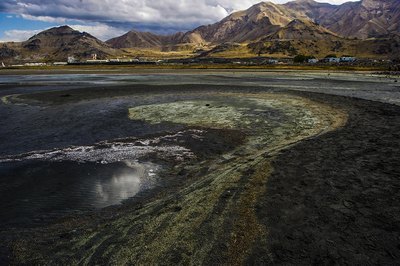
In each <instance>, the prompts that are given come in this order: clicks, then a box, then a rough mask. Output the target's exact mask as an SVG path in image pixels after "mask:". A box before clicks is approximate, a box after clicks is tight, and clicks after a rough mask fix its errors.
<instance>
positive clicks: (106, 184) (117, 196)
mask: <svg viewBox="0 0 400 266" xmlns="http://www.w3.org/2000/svg"><path fill="white" fill-rule="evenodd" d="M126 165H127V166H128V167H129V168H125V169H123V170H120V171H119V172H117V173H115V174H114V175H113V176H112V177H111V178H110V179H109V180H102V181H100V180H99V181H97V182H96V183H95V184H94V185H95V186H94V191H95V193H96V200H95V201H96V202H95V206H96V207H105V206H110V205H114V204H118V203H120V202H121V201H122V200H124V199H128V198H130V197H133V196H135V195H136V194H137V193H139V192H140V191H141V190H142V189H143V188H146V187H149V186H151V183H154V182H153V180H154V177H155V171H156V170H155V169H154V168H155V167H154V165H151V164H144V163H143V164H141V163H138V162H126Z"/></svg>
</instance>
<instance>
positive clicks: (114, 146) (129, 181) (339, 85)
mask: <svg viewBox="0 0 400 266" xmlns="http://www.w3.org/2000/svg"><path fill="white" fill-rule="evenodd" d="M13 84H14V85H13ZM110 84H113V85H118V84H120V85H124V86H126V85H129V84H132V85H137V84H204V85H205V86H204V90H205V91H206V93H204V94H199V93H198V92H195V93H185V92H184V91H182V93H177V92H174V93H172V94H168V93H166V94H162V93H161V92H160V91H158V92H157V95H158V96H157V97H156V98H152V97H151V93H150V92H149V94H148V95H145V96H143V95H142V96H140V97H139V96H138V97H136V96H131V95H125V96H119V97H115V98H114V97H105V98H101V99H100V98H99V99H98V98H96V97H95V96H94V97H93V99H87V100H84V101H80V100H79V98H77V99H75V100H74V101H72V102H70V103H61V104H58V105H48V103H45V104H42V103H36V102H35V103H34V104H31V103H29V104H22V105H21V104H18V105H17V104H15V103H13V102H12V101H11V102H4V101H3V102H0V129H1V130H0V185H1V186H0V189H1V194H0V209H1V210H2V213H1V215H0V216H1V218H0V226H31V225H35V224H41V223H44V222H46V221H51V220H53V219H55V218H59V217H62V216H63V215H65V214H71V213H75V212H82V211H87V210H93V209H98V208H103V207H107V206H111V205H115V204H120V203H121V202H123V201H124V200H126V199H129V198H131V197H134V196H135V195H138V193H140V192H142V191H145V190H148V189H151V188H153V187H155V186H157V179H158V178H160V176H159V173H160V171H162V168H163V166H161V164H158V163H157V162H158V160H159V159H160V158H161V159H163V160H172V161H184V160H186V159H190V158H193V157H194V154H193V152H192V151H190V150H189V149H188V148H187V147H186V146H184V145H183V142H184V140H183V139H185V138H186V137H187V136H191V138H193V139H196V141H199V139H201V138H202V134H203V133H204V132H203V133H201V132H185V131H184V130H185V127H187V125H190V126H196V125H193V122H192V123H184V124H186V125H182V123H181V122H182V121H183V122H185V121H184V120H182V119H181V118H180V117H179V119H177V117H175V116H173V115H171V114H169V120H168V121H170V122H171V123H151V121H157V122H162V121H161V120H162V119H161V120H160V121H158V120H157V117H155V113H147V114H145V115H143V114H142V115H143V116H140V115H139V116H138V117H139V118H142V119H144V120H146V115H150V116H151V117H150V119H149V121H150V122H145V121H142V120H140V119H138V120H135V119H132V117H129V115H130V114H129V110H130V108H134V107H137V106H150V109H149V110H150V111H151V110H155V111H157V112H159V110H158V109H157V108H158V107H157V106H161V107H163V108H169V107H170V106H175V105H174V104H172V105H170V104H169V103H174V102H176V101H183V102H184V101H190V100H192V98H193V97H194V98H195V99H196V101H197V102H198V103H201V104H200V105H199V106H200V107H201V108H200V107H199V111H198V115H202V116H201V117H200V118H201V119H200V118H199V119H198V120H197V123H200V122H202V123H203V122H204V121H205V119H207V117H205V118H204V117H203V116H208V117H211V113H210V114H208V113H207V112H206V111H207V110H208V109H209V107H210V106H208V105H209V103H210V102H211V103H213V102H212V101H213V100H216V99H219V101H221V99H222V100H223V99H226V98H225V96H223V95H222V96H221V95H220V96H218V97H215V95H213V94H212V91H211V92H210V90H207V86H206V84H216V85H221V84H223V85H229V87H228V88H229V89H232V90H234V91H235V92H241V91H242V90H248V91H253V90H254V91H255V92H260V91H270V92H281V91H285V90H306V91H315V92H322V93H330V94H338V95H346V96H352V97H359V98H364V99H372V100H379V101H385V102H391V103H397V102H400V101H399V99H400V92H399V91H398V88H397V87H396V86H394V85H393V83H392V82H391V81H390V80H385V81H382V82H381V83H377V82H376V80H374V79H373V78H371V77H368V78H365V80H363V79H361V76H360V79H359V80H358V79H355V78H354V77H351V78H350V76H346V75H337V77H336V80H335V79H334V78H333V77H332V76H330V77H329V79H328V78H326V77H324V76H322V75H320V74H318V75H314V74H307V75H306V74H303V75H299V74H295V73H294V74H293V73H289V74H285V73H278V74H276V73H274V74H271V73H234V74H232V73H219V74H218V75H215V74H211V73H208V74H202V75H196V74H185V75H177V74H162V75H100V74H95V75H40V76H39V75H38V76H35V75H32V76H29V75H27V76H0V85H7V86H8V87H7V88H5V89H1V90H0V96H1V97H3V96H7V95H10V94H22V95H25V94H29V93H33V92H42V91H62V90H66V89H68V90H70V91H72V90H75V89H76V90H77V91H78V90H79V89H80V88H82V86H83V87H85V88H86V87H87V86H88V85H90V86H89V87H87V92H88V93H89V92H90V89H91V88H96V87H98V86H99V85H110ZM27 85H35V87H27ZM238 86H249V87H246V89H245V88H244V87H238ZM116 90H117V89H116ZM70 91H69V92H68V93H70ZM210 93H211V94H210ZM111 96H112V95H111ZM239 98H240V97H239ZM254 100H255V99H253V100H252V101H254ZM153 104H155V106H156V107H157V108H156V109H152V108H153V107H151V106H153ZM236 104H237V105H239V107H240V104H241V103H240V101H239V102H238V103H236ZM247 105H248V103H247ZM183 107H185V106H183ZM205 107H207V108H205ZM211 107H212V106H211ZM237 107H238V106H237ZM248 107H249V106H246V108H248ZM174 108H182V106H181V105H177V106H176V107H174ZM226 108H227V107H226ZM142 109H143V108H139V109H137V110H142ZM239 109H240V108H239ZM258 109H259V108H258ZM258 109H257V108H256V109H255V110H252V112H253V113H257V116H259V115H261V118H262V119H264V120H265V121H270V122H271V121H272V122H273V123H272V124H274V123H275V124H277V123H278V122H282V119H283V117H284V115H283V113H282V114H280V113H279V112H272V111H271V110H269V109H268V108H267V109H268V110H267V109H265V108H264V109H263V108H261V109H259V110H258ZM132 110H133V109H131V111H132ZM164 110H166V109H164ZM204 110H205V111H204ZM211 110H212V111H213V112H214V109H211ZM222 110H225V109H222ZM161 111H162V109H161ZM242 111H243V110H242ZM184 112H188V111H187V110H184ZM235 112H236V111H235ZM235 112H233V111H232V110H231V109H226V110H225V112H224V113H223V115H224V117H225V118H226V120H227V121H225V120H224V121H222V120H221V121H222V122H223V125H222V128H224V127H225V126H224V125H225V124H227V125H228V126H226V128H231V127H233V126H232V125H235V124H240V123H238V121H241V120H243V116H242V115H238V114H237V113H235ZM165 113H166V114H168V112H164V114H165ZM182 114H183V112H182ZM182 114H179V115H182ZM221 114H222V113H221ZM221 117H222V115H221V116H216V118H215V117H214V118H213V119H214V120H215V119H220V118H221ZM232 117H233V118H234V119H232ZM244 117H245V116H244ZM251 117H252V120H251V121H250V123H249V127H250V128H251V127H252V126H254V125H258V124H257V123H260V121H261V122H262V121H263V120H262V119H261V120H258V118H257V117H256V116H254V117H253V116H251ZM133 118H134V117H133ZM210 119H211V118H210ZM235 119H236V120H237V121H236V120H235ZM228 120H229V121H228ZM221 121H219V122H221ZM232 121H233V122H234V123H233V124H232V125H231V126H229V125H230V124H229V122H232ZM308 122H309V123H311V124H313V123H314V122H313V121H312V120H309V121H308ZM204 123H205V122H204ZM204 123H203V124H204ZM214 124H215V123H214ZM216 125H219V124H218V123H217V124H216ZM260 125H261V124H260ZM260 125H258V126H257V128H258V129H263V126H264V124H262V126H260ZM267 126H268V124H267ZM242 128H246V127H244V126H242ZM182 130H183V131H182ZM248 130H250V129H248ZM180 132H181V133H180ZM182 132H183V133H182ZM266 132H267V131H266ZM277 132H279V131H277ZM150 135H157V136H156V137H154V136H151V137H150ZM272 135H273V134H271V136H272ZM269 137H270V135H268V134H267V133H266V134H265V136H263V138H264V140H266V139H268V138H269ZM258 141H259V139H255V140H254V146H257V145H259V143H258ZM268 141H272V140H269V139H268ZM160 143H161V145H160ZM154 154H157V156H154ZM143 158H145V159H143Z"/></svg>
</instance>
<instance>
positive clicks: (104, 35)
mask: <svg viewBox="0 0 400 266" xmlns="http://www.w3.org/2000/svg"><path fill="white" fill-rule="evenodd" d="M70 27H71V28H73V29H74V30H77V31H80V32H87V33H89V34H91V35H93V36H94V37H96V38H98V39H100V40H102V41H106V40H108V39H111V38H113V37H117V36H121V35H122V34H125V33H126V31H125V30H123V29H119V28H114V27H111V26H108V25H105V24H100V23H97V24H94V25H79V24H77V25H70ZM44 30H46V29H40V30H7V31H5V32H4V34H3V35H4V37H3V38H2V39H1V40H0V42H11V41H14V42H20V41H26V40H28V39H29V38H30V37H32V36H33V35H35V34H37V33H39V32H41V31H44Z"/></svg>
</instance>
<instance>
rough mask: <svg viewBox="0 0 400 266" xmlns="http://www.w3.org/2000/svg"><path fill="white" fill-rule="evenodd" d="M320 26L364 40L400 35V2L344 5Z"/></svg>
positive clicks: (369, 0)
mask: <svg viewBox="0 0 400 266" xmlns="http://www.w3.org/2000/svg"><path fill="white" fill-rule="evenodd" d="M321 24H322V25H324V26H325V27H327V28H328V29H330V30H332V31H334V32H337V33H338V34H340V35H342V36H345V37H358V38H363V39H365V38H370V37H382V36H387V35H388V34H391V33H400V1H396V0H362V1H360V2H355V3H345V4H343V5H341V6H339V7H337V8H336V9H335V10H334V12H333V13H331V14H330V15H328V16H325V17H324V18H323V19H321Z"/></svg>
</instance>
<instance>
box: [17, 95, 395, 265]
mask: <svg viewBox="0 0 400 266" xmlns="http://www.w3.org/2000/svg"><path fill="white" fill-rule="evenodd" d="M285 94H290V95H292V96H291V97H294V98H296V97H299V98H302V99H305V101H309V103H310V104H311V103H313V104H315V105H316V106H318V105H319V104H320V105H321V108H322V106H323V108H322V109H325V110H328V111H327V113H332V112H335V110H344V111H343V112H342V115H339V116H338V117H342V118H341V119H336V120H335V119H331V120H330V121H331V122H330V124H331V128H324V129H322V127H321V128H320V130H318V131H317V132H316V133H315V134H312V136H309V137H305V139H304V140H303V139H302V138H300V139H302V140H301V141H289V142H287V143H285V142H283V143H284V144H283V145H282V146H281V147H280V148H279V149H278V150H276V153H275V152H273V151H270V150H268V151H263V150H260V151H259V154H257V155H256V156H255V157H254V156H250V157H249V158H247V157H246V158H247V159H246V160H244V161H245V162H244V163H243V161H242V160H235V159H232V158H229V157H227V158H226V159H225V162H224V164H223V167H221V165H222V164H221V165H217V164H215V163H214V164H215V166H213V164H212V163H211V164H210V162H207V161H204V162H200V163H199V164H198V165H196V167H195V168H193V167H187V166H186V167H185V169H175V171H177V172H180V171H182V172H181V175H182V176H187V177H188V180H190V182H192V183H191V185H189V186H187V187H185V188H182V187H180V188H179V191H178V193H175V194H170V195H165V194H159V195H158V196H157V197H156V199H155V200H154V201H153V200H150V201H147V202H148V203H147V204H133V203H132V204H131V203H127V204H126V205H125V206H122V207H120V208H116V209H113V208H111V209H109V210H105V211H101V212H99V213H94V214H90V215H89V216H87V217H74V218H71V219H67V220H65V221H63V222H61V223H58V224H55V225H53V226H51V227H49V228H47V229H46V228H42V229H37V230H34V231H28V232H25V233H23V234H22V237H21V238H20V239H19V240H17V241H13V244H12V246H11V248H12V251H11V254H13V255H12V256H13V257H12V258H11V259H12V261H13V262H16V263H18V262H20V263H21V262H26V263H27V262H31V263H50V262H52V263H59V264H63V263H64V264H65V263H83V264H85V263H87V264H105V263H116V264H121V263H124V262H126V263H127V262H131V263H133V262H136V263H140V262H142V263H155V262H160V261H163V262H164V263H188V262H191V261H192V262H197V263H199V262H200V263H203V264H218V263H223V262H225V263H226V262H229V263H231V264H241V263H250V264H255V263H259V264H266V263H268V264H288V263H289V264H312V263H324V262H338V263H349V262H350V263H356V264H357V263H359V264H363V263H368V262H370V261H373V263H376V264H382V263H383V264H390V263H394V262H396V258H398V257H399V255H400V254H399V250H398V249H397V250H396V246H395V245H393V243H397V242H396V241H398V239H400V238H399V237H400V236H399V232H400V231H399V230H398V229H399V228H400V225H399V223H398V221H399V220H400V208H399V206H398V204H396V201H395V199H396V198H399V197H400V195H399V194H398V193H399V192H398V189H397V188H398V187H399V185H400V184H399V181H398V178H397V176H398V165H400V161H399V159H398V156H397V155H398V153H399V151H400V143H399V142H400V136H399V133H398V132H400V107H398V106H394V105H390V104H384V103H379V102H371V101H366V100H360V99H355V98H349V97H342V96H333V95H328V94H318V93H311V92H310V93H308V92H295V91H290V92H286V93H285ZM276 95H279V93H277V94H276ZM329 108H331V109H329ZM344 113H346V114H348V120H347V124H346V125H345V126H343V125H344V124H343V123H344V121H346V119H347V118H346V116H343V114H344ZM333 117H335V116H333ZM345 118H346V119H345ZM333 129H334V130H333ZM235 152H239V154H240V152H243V151H235ZM253 155H254V154H253ZM239 158H240V159H242V158H243V157H239ZM177 172H174V173H172V172H171V175H176V174H178V173H177ZM199 173H201V174H199ZM221 173H223V174H221ZM202 176H209V178H206V179H201V177H202ZM226 180H229V181H227V182H226ZM178 187H179V186H178ZM168 191H169V192H171V190H168ZM172 191H174V190H172ZM188 195H190V196H188ZM377 199H379V200H377ZM155 202H159V203H155ZM160 202H162V204H160ZM210 202H211V203H212V204H211V203H210ZM210 205H211V206H210ZM188 206H190V208H189V209H190V210H191V211H188ZM191 206H193V207H191ZM386 208H387V211H386ZM205 209H206V211H205ZM150 217H153V218H150ZM381 217H384V218H383V219H382V218H381ZM149 218H150V219H149ZM187 224H188V225H190V226H189V227H186V225H187ZM188 228H192V230H188ZM162 232H163V233H162ZM43 234H44V236H43ZM139 243H143V244H139ZM147 243H150V245H148V244H147ZM168 243H169V244H168Z"/></svg>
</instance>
